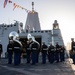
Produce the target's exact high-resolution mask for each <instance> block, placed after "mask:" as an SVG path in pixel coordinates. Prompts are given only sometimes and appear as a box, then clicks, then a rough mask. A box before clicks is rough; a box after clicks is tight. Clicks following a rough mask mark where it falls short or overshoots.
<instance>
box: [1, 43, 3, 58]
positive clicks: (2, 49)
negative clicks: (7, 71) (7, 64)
mask: <svg viewBox="0 0 75 75" xmlns="http://www.w3.org/2000/svg"><path fill="white" fill-rule="evenodd" d="M2 51H3V48H2V44H0V58H1V54H2Z"/></svg>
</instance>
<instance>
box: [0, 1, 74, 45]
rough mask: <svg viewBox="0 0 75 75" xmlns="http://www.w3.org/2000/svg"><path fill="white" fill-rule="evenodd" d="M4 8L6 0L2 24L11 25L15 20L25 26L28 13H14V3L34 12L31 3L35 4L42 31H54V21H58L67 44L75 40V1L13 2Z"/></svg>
mask: <svg viewBox="0 0 75 75" xmlns="http://www.w3.org/2000/svg"><path fill="white" fill-rule="evenodd" d="M11 1H12V3H8V4H7V5H6V7H5V8H3V4H4V0H1V2H0V24H2V23H5V24H11V23H14V20H18V21H20V22H23V24H24V26H25V22H26V18H27V12H26V11H25V10H22V9H21V8H16V9H15V10H14V11H13V3H16V4H18V5H20V6H22V7H24V8H26V9H28V10H32V6H31V3H32V2H34V9H35V11H37V12H38V15H39V20H40V25H41V29H42V30H47V29H48V30H49V29H52V24H53V22H54V20H57V21H58V23H59V27H60V29H61V33H62V36H63V39H64V42H65V44H67V42H70V39H71V38H72V37H74V38H75V0H11Z"/></svg>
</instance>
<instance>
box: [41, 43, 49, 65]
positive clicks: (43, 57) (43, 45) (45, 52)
mask: <svg viewBox="0 0 75 75" xmlns="http://www.w3.org/2000/svg"><path fill="white" fill-rule="evenodd" d="M47 49H48V47H47V45H46V44H45V42H43V44H42V47H41V50H42V64H46V56H47Z"/></svg>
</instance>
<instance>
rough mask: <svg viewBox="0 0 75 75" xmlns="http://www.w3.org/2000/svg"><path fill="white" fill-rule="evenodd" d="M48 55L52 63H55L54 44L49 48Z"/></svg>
mask: <svg viewBox="0 0 75 75" xmlns="http://www.w3.org/2000/svg"><path fill="white" fill-rule="evenodd" d="M48 55H49V61H50V63H53V62H54V60H55V47H54V46H53V45H52V44H50V46H49V48H48Z"/></svg>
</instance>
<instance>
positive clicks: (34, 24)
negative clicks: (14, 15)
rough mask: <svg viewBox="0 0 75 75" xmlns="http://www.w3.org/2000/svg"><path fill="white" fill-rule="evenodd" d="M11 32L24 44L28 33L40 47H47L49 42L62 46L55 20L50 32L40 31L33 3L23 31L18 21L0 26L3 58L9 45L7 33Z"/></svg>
mask: <svg viewBox="0 0 75 75" xmlns="http://www.w3.org/2000/svg"><path fill="white" fill-rule="evenodd" d="M12 31H16V32H18V34H19V36H20V41H21V42H22V43H25V44H26V41H27V35H28V34H29V33H30V34H31V35H32V36H34V37H35V39H36V40H37V41H38V42H39V43H40V45H41V44H42V42H45V43H46V44H47V45H49V44H50V42H52V43H53V45H55V44H56V42H58V43H59V44H60V45H64V42H63V38H62V34H61V30H60V28H59V24H58V22H57V20H55V21H54V23H53V29H52V30H41V25H40V22H39V17H38V12H36V11H34V3H33V2H32V11H31V12H29V13H28V14H27V20H26V24H25V28H24V29H23V23H21V22H18V21H15V23H14V24H10V25H5V24H1V25H0V40H1V41H0V43H1V44H2V45H3V54H2V56H3V57H5V53H6V51H7V44H8V43H9V38H8V36H9V33H10V32H12Z"/></svg>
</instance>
